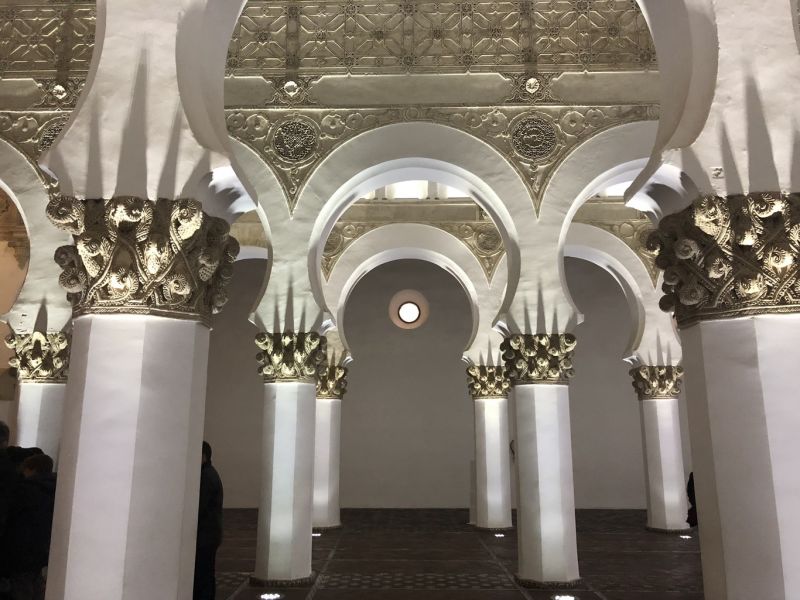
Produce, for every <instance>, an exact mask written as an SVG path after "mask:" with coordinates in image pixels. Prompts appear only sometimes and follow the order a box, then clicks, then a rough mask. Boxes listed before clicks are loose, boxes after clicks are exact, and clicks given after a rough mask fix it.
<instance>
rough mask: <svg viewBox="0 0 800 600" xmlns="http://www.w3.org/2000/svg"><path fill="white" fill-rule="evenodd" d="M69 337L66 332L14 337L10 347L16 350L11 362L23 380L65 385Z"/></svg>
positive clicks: (9, 339)
mask: <svg viewBox="0 0 800 600" xmlns="http://www.w3.org/2000/svg"><path fill="white" fill-rule="evenodd" d="M69 342H70V339H69V336H68V335H67V334H66V333H64V332H61V331H59V332H57V333H52V332H48V333H41V332H39V331H34V332H33V333H20V334H12V335H10V336H8V337H7V338H6V346H8V347H9V348H11V349H12V350H14V356H13V357H12V358H11V359H10V360H9V361H8V364H9V366H10V367H12V368H14V369H16V371H17V377H18V378H19V380H20V381H31V382H42V383H65V382H66V381H67V370H68V368H69Z"/></svg>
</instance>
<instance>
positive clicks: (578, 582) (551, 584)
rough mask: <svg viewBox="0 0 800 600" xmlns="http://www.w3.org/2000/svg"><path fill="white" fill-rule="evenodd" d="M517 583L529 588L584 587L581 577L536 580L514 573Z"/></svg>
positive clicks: (558, 588) (560, 588) (576, 588)
mask: <svg viewBox="0 0 800 600" xmlns="http://www.w3.org/2000/svg"><path fill="white" fill-rule="evenodd" d="M514 581H516V582H517V585H519V586H520V587H524V588H527V589H530V590H581V589H585V585H584V583H583V579H573V580H572V581H536V580H535V579H523V578H522V577H520V576H519V575H514Z"/></svg>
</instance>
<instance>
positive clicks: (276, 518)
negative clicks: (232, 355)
mask: <svg viewBox="0 0 800 600" xmlns="http://www.w3.org/2000/svg"><path fill="white" fill-rule="evenodd" d="M315 413H316V385H315V384H314V383H306V382H299V381H293V382H286V381H284V382H278V383H265V384H264V430H263V433H262V436H263V454H262V456H263V469H262V478H261V479H262V481H261V504H260V506H259V512H258V543H257V547H256V569H255V573H254V574H253V577H254V579H255V580H257V581H258V582H261V583H268V582H287V581H298V580H302V579H306V578H308V577H311V539H312V538H311V531H312V529H311V512H312V497H313V487H314V483H313V480H314V433H315Z"/></svg>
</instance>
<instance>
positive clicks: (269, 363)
mask: <svg viewBox="0 0 800 600" xmlns="http://www.w3.org/2000/svg"><path fill="white" fill-rule="evenodd" d="M256 346H258V348H259V349H260V350H261V352H259V353H258V354H257V355H256V360H257V361H258V372H259V373H260V374H261V375H262V376H263V377H264V381H265V382H266V383H275V382H290V381H300V382H304V383H316V381H317V375H318V373H319V371H320V368H321V367H322V365H323V364H324V362H325V348H326V343H325V338H324V337H323V336H321V335H319V334H318V333H313V332H312V333H294V332H290V331H287V332H285V333H270V332H263V333H259V334H258V335H257V336H256Z"/></svg>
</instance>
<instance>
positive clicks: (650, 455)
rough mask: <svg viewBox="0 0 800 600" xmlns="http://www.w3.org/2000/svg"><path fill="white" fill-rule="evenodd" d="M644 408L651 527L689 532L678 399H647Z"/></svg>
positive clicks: (644, 436) (648, 523)
mask: <svg viewBox="0 0 800 600" xmlns="http://www.w3.org/2000/svg"><path fill="white" fill-rule="evenodd" d="M640 405H641V419H642V442H643V446H644V465H645V476H646V478H647V486H646V488H647V527H648V528H649V529H652V530H655V531H663V532H677V531H683V530H686V529H688V528H689V526H688V525H687V523H686V516H687V512H688V501H687V497H686V479H685V473H684V470H683V442H682V440H681V425H680V408H679V405H678V399H677V398H657V399H652V400H650V399H645V400H641V401H640Z"/></svg>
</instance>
